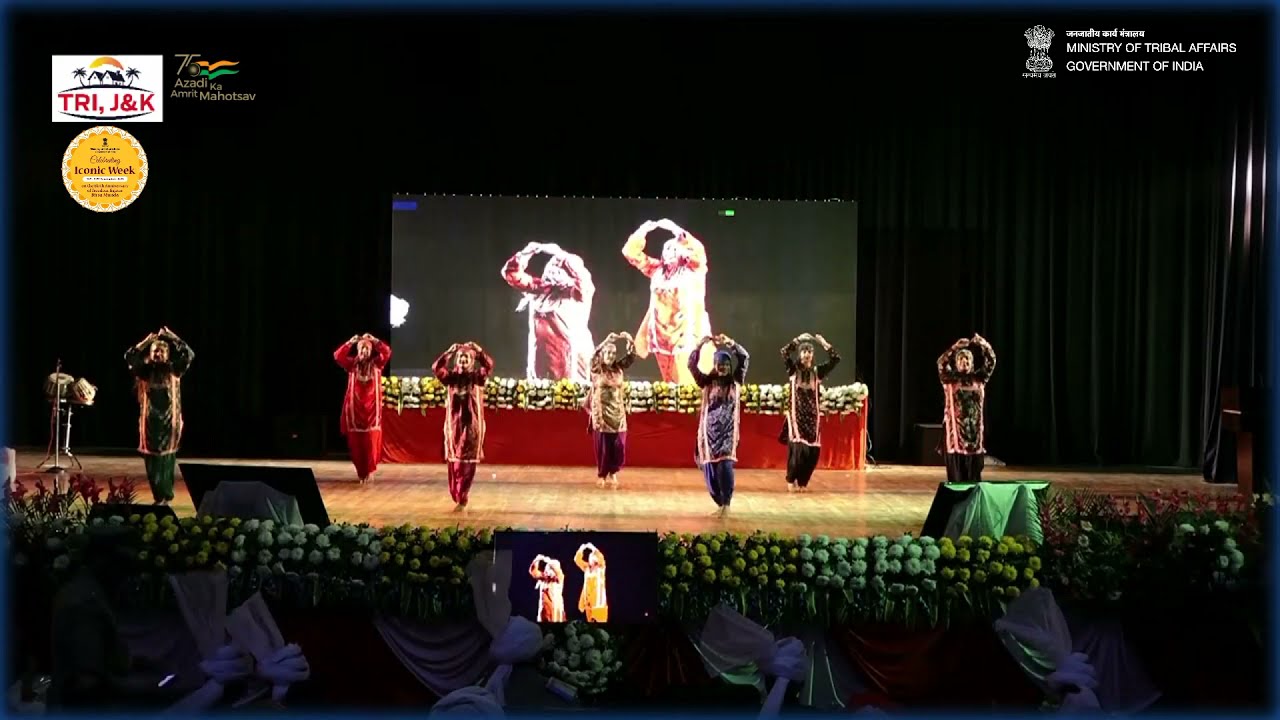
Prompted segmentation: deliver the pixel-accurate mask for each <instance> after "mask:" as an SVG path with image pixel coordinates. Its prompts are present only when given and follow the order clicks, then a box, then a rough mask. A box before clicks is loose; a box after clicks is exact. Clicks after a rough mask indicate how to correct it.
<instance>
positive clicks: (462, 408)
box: [432, 348, 493, 505]
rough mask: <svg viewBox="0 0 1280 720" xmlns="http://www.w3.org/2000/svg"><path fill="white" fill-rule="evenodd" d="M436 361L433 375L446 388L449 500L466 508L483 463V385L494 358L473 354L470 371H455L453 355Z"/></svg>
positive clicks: (445, 449)
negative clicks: (478, 466)
mask: <svg viewBox="0 0 1280 720" xmlns="http://www.w3.org/2000/svg"><path fill="white" fill-rule="evenodd" d="M466 351H467V350H466V349H465V348H463V349H461V350H459V351H445V353H444V354H443V355H441V356H440V357H438V358H436V361H435V364H434V365H433V366H432V372H434V373H435V376H436V379H437V380H439V381H440V382H441V383H442V384H443V385H444V386H445V388H446V394H445V401H444V410H445V418H444V459H445V462H446V463H448V465H449V496H450V497H452V498H453V501H454V502H456V503H458V504H459V505H466V504H467V499H468V497H469V496H470V494H471V484H472V482H474V481H475V478H476V465H477V464H479V463H480V462H481V461H482V460H484V384H485V382H486V381H487V380H488V379H489V374H490V373H491V372H493V358H491V357H489V354H488V353H486V352H484V351H474V350H472V351H471V352H474V355H475V359H474V360H473V361H472V364H471V368H470V369H468V370H466V371H463V370H459V369H458V368H457V364H456V361H455V357H456V352H466Z"/></svg>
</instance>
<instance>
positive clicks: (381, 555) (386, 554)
mask: <svg viewBox="0 0 1280 720" xmlns="http://www.w3.org/2000/svg"><path fill="white" fill-rule="evenodd" d="M390 559H391V553H389V552H382V553H378V562H382V563H384V562H387V561H388V560H390Z"/></svg>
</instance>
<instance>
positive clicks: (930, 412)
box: [6, 10, 1274, 468]
mask: <svg viewBox="0 0 1280 720" xmlns="http://www.w3.org/2000/svg"><path fill="white" fill-rule="evenodd" d="M108 16H109V17H110V20H111V23H110V26H111V27H112V28H115V30H112V31H110V32H109V33H108V35H109V36H113V37H114V39H113V42H115V43H118V44H119V45H118V46H117V45H112V46H111V47H110V48H107V47H106V46H104V45H102V44H100V41H99V42H94V41H93V37H92V35H86V34H84V33H68V32H67V31H66V28H67V23H68V22H81V21H82V20H83V18H79V19H74V20H73V19H72V18H70V16H68V15H60V14H56V13H53V12H46V13H41V12H39V11H25V12H23V13H19V14H17V15H15V19H14V22H13V25H12V26H11V28H10V32H11V36H10V42H9V43H8V48H9V50H8V53H9V55H8V58H7V61H8V63H9V66H10V67H30V68H32V70H31V72H29V73H28V72H23V73H19V74H18V78H17V80H16V81H15V83H14V84H13V86H12V87H11V88H9V89H8V91H9V92H10V93H11V95H10V108H13V110H12V111H11V112H13V113H14V115H15V117H16V118H17V120H16V125H14V126H12V130H13V132H14V133H15V135H14V137H13V138H12V142H13V144H12V147H13V148H14V162H15V163H16V166H15V167H12V168H10V177H11V178H21V181H20V182H15V183H13V185H12V187H13V188H14V190H13V192H14V193H16V197H15V198H14V203H13V207H14V214H13V218H12V222H11V225H10V227H11V230H12V232H13V238H14V240H15V244H14V250H13V254H12V267H13V273H14V275H13V282H12V284H11V290H10V292H11V296H10V297H11V302H12V307H13V308H14V309H15V313H14V325H13V331H14V337H15V340H16V341H17V343H18V345H17V348H18V349H17V351H16V353H15V354H14V355H13V356H12V358H11V363H10V364H9V368H10V373H11V377H9V378H6V381H7V383H8V387H9V388H10V392H11V393H12V397H13V403H12V407H11V412H12V427H13V431H14V434H15V437H14V438H13V441H14V443H15V444H17V445H20V446H43V445H44V444H45V442H46V432H47V425H48V406H47V405H46V403H45V402H44V400H43V398H42V397H41V380H42V379H43V378H44V376H45V375H46V374H48V373H49V372H52V370H53V367H54V363H55V361H56V360H57V359H58V358H61V359H62V360H63V362H64V364H65V367H66V369H67V371H68V372H71V373H72V374H74V375H76V376H77V377H80V376H84V377H87V378H88V379H89V380H90V381H92V382H94V383H95V384H97V385H98V386H99V396H98V397H99V402H98V406H97V407H95V408H92V409H91V410H88V411H86V412H84V413H81V414H78V415H77V416H76V427H75V431H74V432H75V433H76V435H75V445H76V446H78V447H81V448H89V447H93V448H118V449H123V450H127V449H129V448H131V447H134V446H135V445H136V442H137V438H136V432H137V420H136V412H137V411H136V406H135V403H134V399H133V396H132V389H131V386H130V381H129V377H128V375H127V373H126V372H125V368H124V364H123V361H122V354H123V352H124V350H125V348H126V347H128V346H129V345H131V344H132V343H133V342H135V341H136V340H138V339H139V338H141V337H142V336H144V335H145V334H146V333H147V332H149V331H151V330H153V329H155V328H157V327H159V326H161V325H168V326H170V327H172V328H174V329H175V330H176V331H177V332H178V333H179V334H180V335H182V336H183V338H184V339H186V340H187V341H188V342H190V344H191V345H192V347H193V348H194V349H195V352H196V360H195V363H194V366H193V368H192V371H191V372H190V374H189V375H188V377H187V379H186V380H185V381H184V385H183V392H184V410H185V415H186V422H187V429H186V436H185V442H184V450H183V452H184V454H186V455H187V456H195V455H205V456H208V455H214V456H239V457H254V456H271V455H274V454H277V453H278V452H280V450H279V440H280V436H281V434H282V432H285V431H288V430H290V429H292V428H299V427H305V428H312V429H314V428H321V427H322V428H325V429H326V430H327V432H328V439H327V442H326V446H327V447H326V449H328V450H331V451H341V450H342V440H341V438H340V436H339V435H338V433H337V414H338V409H339V405H340V401H341V395H342V391H343V387H344V379H343V377H342V375H341V373H340V372H339V371H338V369H337V368H336V367H335V366H334V364H333V361H332V359H331V357H330V355H331V353H332V351H333V349H334V347H336V346H337V344H338V343H339V342H341V341H342V340H344V339H345V338H347V337H349V336H350V335H351V334H352V333H354V332H362V331H365V330H369V331H372V332H374V333H375V334H380V335H383V336H385V335H386V334H387V333H388V327H387V324H388V320H387V317H388V308H387V297H388V293H389V287H390V265H389V262H390V261H389V259H390V242H391V233H390V197H391V195H392V194H394V193H397V192H421V193H459V194H469V193H476V194H520V195H585V196H597V197H599V196H627V197H631V196H661V197H692V198H703V197H707V198H712V197H729V198H732V197H749V198H770V199H829V198H843V199H850V200H855V201H857V203H858V215H859V232H858V237H859V260H858V267H857V273H858V277H857V278H856V281H857V288H858V304H857V307H858V312H859V318H858V320H859V322H858V323H857V328H858V339H857V346H856V353H855V355H856V357H855V358H853V359H854V361H855V362H856V369H857V375H858V377H859V378H860V379H861V380H863V381H865V382H866V383H868V385H870V387H871V418H870V428H871V438H872V441H873V442H874V448H873V454H874V455H875V456H876V458H877V459H879V460H881V461H882V462H883V461H895V460H896V461H905V460H909V458H910V455H911V452H912V432H913V426H914V424H915V423H918V422H939V420H937V418H938V417H940V415H941V397H940V393H939V389H938V385H937V378H936V371H935V368H934V360H935V359H936V357H937V356H938V354H939V353H940V352H941V351H942V350H944V349H945V348H946V347H947V346H948V345H949V344H950V343H951V341H952V340H954V339H955V338H957V337H961V336H968V335H970V334H972V333H973V332H975V331H978V332H981V333H982V334H983V335H985V336H986V337H988V338H989V339H990V340H991V341H992V342H993V343H994V345H995V347H996V349H997V352H998V353H999V359H1000V364H999V368H998V370H997V373H996V375H995V378H994V380H993V382H992V384H991V385H990V387H989V390H988V409H989V412H988V416H987V417H988V446H989V448H990V450H991V452H992V453H993V454H995V455H997V456H999V457H1000V458H1002V459H1004V460H1006V461H1008V462H1010V463H1018V464H1036V465H1086V466H1087V465H1102V464H1105V465H1111V466H1121V465H1142V466H1167V467H1184V468H1198V467H1200V466H1201V464H1202V462H1203V461H1204V460H1205V459H1206V457H1207V458H1208V460H1209V464H1210V466H1212V465H1213V460H1214V457H1215V453H1216V447H1217V445H1216V442H1217V438H1218V433H1219V428H1218V426H1217V421H1216V418H1217V417H1218V412H1217V408H1218V406H1219V402H1220V400H1219V397H1218V392H1217V388H1218V387H1219V386H1228V387H1234V386H1258V385H1262V384H1264V383H1269V378H1270V377H1271V375H1272V374H1273V373H1272V372H1270V370H1269V368H1270V367H1271V365H1270V362H1271V359H1270V358H1269V357H1267V347H1268V343H1267V341H1266V338H1267V337H1269V334H1268V327H1269V326H1268V324H1267V323H1268V317H1269V315H1268V312H1269V310H1268V308H1267V307H1266V305H1265V302H1264V298H1266V297H1267V294H1268V293H1266V292H1265V291H1264V289H1265V287H1266V285H1265V281H1266V277H1265V272H1266V267H1265V265H1264V262H1263V257H1264V254H1265V253H1267V252H1270V251H1272V250H1273V249H1274V243H1273V242H1270V241H1269V240H1267V241H1264V238H1263V236H1262V232H1263V229H1264V226H1263V223H1262V222H1261V219H1262V205H1263V196H1264V190H1263V188H1264V184H1263V175H1264V170H1263V167H1264V164H1263V153H1264V149H1265V147H1266V146H1267V140H1268V138H1267V134H1268V130H1267V128H1268V117H1267V112H1268V110H1269V108H1270V100H1269V97H1268V94H1267V93H1268V88H1269V86H1270V84H1271V83H1270V78H1269V76H1268V67H1269V66H1270V57H1271V56H1270V50H1269V48H1268V47H1267V44H1266V43H1267V42H1268V38H1267V29H1268V28H1269V26H1270V20H1269V18H1268V17H1266V16H1263V15H1260V14H1251V13H1248V12H1242V11H1239V10H1236V11H1232V12H1223V13H1221V14H1213V13H1200V14H1197V15H1196V16H1194V17H1187V16H1182V17H1179V16H1176V15H1170V14H1157V13H1150V12H1146V13H1141V14H1128V15H1123V16H1121V15H1116V14H1114V13H1104V12H1101V11H1099V12H1094V13H1091V14H1089V15H1078V16H1070V17H1064V16H1060V15H1059V16H1052V15H1046V14H1041V13H1026V14H1020V15H992V14H985V15H964V16H961V15H948V16H941V15H921V14H904V15H900V16H891V15H887V14H864V15H840V14H819V15H806V16H788V17H781V16H778V17H773V16H767V15H761V14H757V15H747V16H727V15H720V16H710V15H682V16H668V17H656V16H643V15H624V14H613V15H609V14H581V15H578V16H575V17H566V18H556V17H552V16H549V15H531V16H518V15H515V14H510V13H508V14H488V15H484V16H477V17H467V16H461V15H438V16H427V15H411V14H397V15H381V16H375V15H367V16H359V15H339V14H303V13H289V14H275V15H268V14H255V13H252V12H240V13H235V14H224V15H208V14H204V13H200V12H197V11H183V12H181V13H176V12H175V13H166V12H163V11H150V12H147V13H146V14H138V15H125V14H118V13H116V12H114V11H112V12H109V13H108V12H107V11H106V10H100V11H98V12H96V13H95V18H96V19H97V20H103V19H104V18H105V17H108ZM1035 24H1044V25H1047V26H1049V27H1050V28H1053V29H1054V30H1055V31H1058V30H1059V29H1061V30H1065V29H1067V28H1070V27H1099V28H1101V27H1112V26H1116V27H1127V28H1142V29H1144V30H1145V31H1146V33H1147V39H1151V40H1160V41H1181V42H1210V41H1212V42H1226V41H1231V42H1235V43H1237V44H1238V47H1239V51H1238V52H1236V53H1234V54H1230V55H1214V56H1207V57H1205V58H1203V60H1204V62H1205V66H1206V71H1205V72H1202V73H1163V74H1155V73H1147V74H1143V75H1140V76H1139V75H1134V74H1105V75H1104V74H1083V73H1072V72H1067V71H1066V70H1065V69H1064V68H1063V63H1064V62H1065V60H1066V59H1067V58H1066V55H1065V53H1064V52H1063V43H1064V42H1065V40H1066V38H1065V36H1064V35H1063V34H1062V33H1061V32H1059V34H1058V36H1057V37H1055V38H1054V45H1053V49H1052V51H1051V57H1052V58H1053V59H1054V61H1055V63H1056V64H1057V67H1055V70H1056V72H1057V77H1056V78H1052V79H1028V78H1024V77H1022V73H1023V72H1025V70H1024V68H1023V63H1024V61H1025V60H1026V57H1027V55H1028V49H1027V46H1026V41H1025V38H1024V37H1023V32H1024V31H1025V30H1026V29H1027V28H1028V27H1030V26H1032V25H1035ZM117 48H118V49H117ZM85 52H120V53H125V54H163V55H165V56H166V63H167V65H166V70H167V69H168V67H169V64H172V63H176V62H177V61H176V60H175V59H174V58H173V56H174V55H175V54H178V53H200V54H202V55H204V56H205V57H210V56H212V55H217V56H219V58H227V59H234V60H239V61H240V62H241V66H242V73H241V74H240V75H239V76H238V77H239V79H240V82H241V84H242V85H243V86H245V87H249V88H252V91H254V92H256V94H257V99H256V100H254V101H253V102H251V103H229V104H225V105H212V104H207V103H199V102H192V101H179V100H167V101H166V106H165V120H164V122H163V123H160V124H126V125H124V127H125V128H126V129H128V130H129V131H130V132H132V133H134V134H135V135H136V137H138V139H139V140H140V141H141V143H142V144H143V146H144V147H145V149H146V150H147V152H148V155H149V158H150V163H151V175H150V179H149V182H148V184H147V187H146V189H145V191H144V192H143V194H142V195H141V197H140V198H139V200H138V201H137V202H135V203H134V204H133V205H132V206H131V207H129V208H127V209H125V210H124V211H121V212H118V213H114V214H107V215H101V214H95V213H91V212H89V211H86V210H83V209H81V208H79V207H77V206H76V205H75V204H74V203H73V202H72V200H71V199H70V198H69V197H68V195H67V192H66V191H65V190H64V189H63V187H62V185H61V183H60V181H59V178H58V167H59V163H60V159H61V155H62V153H63V151H64V150H65V148H66V146H67V143H68V142H69V141H70V140H71V138H72V137H73V136H74V134H75V132H77V131H78V130H79V129H81V127H80V126H79V125H73V124H69V123H50V122H49V119H48V114H47V104H48V102H49V86H48V84H47V83H48V81H47V80H46V76H45V74H44V71H43V68H44V67H46V65H45V64H44V63H46V62H47V60H46V59H45V57H46V56H49V55H53V54H78V53H85ZM174 67H176V65H174ZM148 80H150V79H149V78H148ZM163 80H164V81H163V82H162V83H159V84H161V85H162V86H164V87H166V88H167V87H168V86H169V85H171V79H169V78H165V79H163ZM26 108H29V109H26ZM1251 159H1252V161H1251ZM1270 162H1271V163H1272V164H1273V163H1274V159H1271V161H1270ZM1266 169H1267V170H1268V171H1270V170H1271V168H1269V167H1268V168H1266ZM1272 225H1274V222H1272V223H1268V224H1267V226H1266V227H1265V230H1266V231H1268V233H1269V232H1270V226H1272ZM423 271H424V272H431V271H432V270H431V268H424V269H423ZM761 272H762V273H767V272H769V270H768V269H767V268H762V269H761ZM850 272H851V273H853V272H854V270H853V269H852V268H851V269H850ZM852 279H853V278H851V280H852ZM747 281H749V278H744V282H747ZM438 311H439V312H447V311H448V308H447V307H440V308H438ZM796 323H797V327H800V328H802V329H806V328H804V327H803V326H805V319H804V318H796ZM725 330H726V331H727V332H729V333H731V334H732V329H731V328H726V329H725ZM766 355H767V353H766ZM393 369H394V368H393ZM758 372H759V375H758V376H757V377H756V378H755V379H756V380H757V381H760V382H765V381H775V382H776V381H779V380H780V379H781V375H780V373H778V376H779V377H777V378H773V379H772V380H770V379H768V378H766V377H765V374H766V373H765V371H764V370H763V368H762V369H761V370H760V371H758Z"/></svg>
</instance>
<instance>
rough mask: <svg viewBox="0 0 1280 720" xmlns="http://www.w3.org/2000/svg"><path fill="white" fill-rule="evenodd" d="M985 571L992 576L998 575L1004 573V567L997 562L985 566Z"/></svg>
mask: <svg viewBox="0 0 1280 720" xmlns="http://www.w3.org/2000/svg"><path fill="white" fill-rule="evenodd" d="M987 570H990V571H991V574H992V575H999V574H1000V573H1002V572H1004V565H1001V564H1000V563H998V562H993V563H991V564H990V565H988V566H987Z"/></svg>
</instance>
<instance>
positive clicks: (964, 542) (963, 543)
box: [956, 535, 973, 548]
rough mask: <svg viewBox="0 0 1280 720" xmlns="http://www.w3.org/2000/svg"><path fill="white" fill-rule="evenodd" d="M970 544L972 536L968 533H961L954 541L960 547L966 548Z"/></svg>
mask: <svg viewBox="0 0 1280 720" xmlns="http://www.w3.org/2000/svg"><path fill="white" fill-rule="evenodd" d="M972 544H973V538H971V537H969V536H968V535H961V536H960V539H959V540H957V541H956V545H958V546H959V547H962V548H967V547H969V546H970V545H972Z"/></svg>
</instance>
